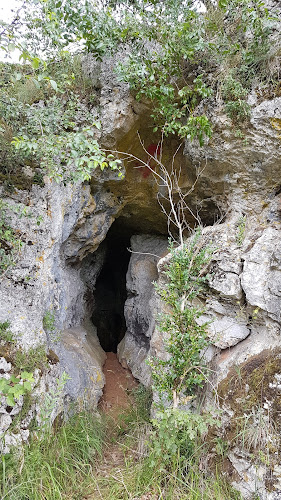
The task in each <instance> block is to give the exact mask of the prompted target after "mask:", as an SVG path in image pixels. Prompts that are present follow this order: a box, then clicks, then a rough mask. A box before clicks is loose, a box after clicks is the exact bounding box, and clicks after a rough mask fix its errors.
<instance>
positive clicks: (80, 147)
mask: <svg viewBox="0 0 281 500" xmlns="http://www.w3.org/2000/svg"><path fill="white" fill-rule="evenodd" d="M96 126H97V124H96ZM12 144H13V145H14V146H15V148H16V149H17V150H19V151H21V152H23V154H24V155H26V157H27V158H35V160H37V162H38V163H39V164H40V165H41V166H42V168H43V169H44V170H45V171H46V172H47V173H48V175H49V177H50V178H51V179H55V180H56V181H61V180H63V181H65V182H67V181H71V182H77V181H82V182H84V181H87V180H90V178H91V176H92V174H93V171H94V170H95V169H96V168H97V167H99V168H100V169H101V170H104V169H105V168H106V167H110V168H111V170H119V174H118V175H119V176H123V174H122V172H121V171H120V163H121V161H120V160H115V159H114V156H113V155H107V156H106V155H105V154H104V153H103V152H102V151H101V149H100V147H99V145H98V142H97V140H96V139H94V130H93V129H91V128H90V127H87V128H84V129H82V130H81V131H79V132H68V133H67V134H65V135H62V134H60V135H53V134H48V135H47V136H43V135H42V136H41V137H39V138H34V137H33V138H31V139H29V138H28V137H27V136H25V135H24V136H20V137H14V139H13V141H12ZM58 159H59V161H58Z"/></svg>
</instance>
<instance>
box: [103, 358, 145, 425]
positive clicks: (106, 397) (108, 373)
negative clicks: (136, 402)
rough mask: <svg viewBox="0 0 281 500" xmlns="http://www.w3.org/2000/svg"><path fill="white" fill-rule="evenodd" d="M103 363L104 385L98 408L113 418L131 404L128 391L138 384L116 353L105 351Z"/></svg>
mask: <svg viewBox="0 0 281 500" xmlns="http://www.w3.org/2000/svg"><path fill="white" fill-rule="evenodd" d="M106 355H107V359H106V361H105V364H104V368H103V371H104V375H105V386H104V392H103V396H102V398H101V400H100V408H101V410H103V411H104V412H105V413H107V414H109V415H110V416H111V417H113V418H117V417H118V415H119V414H120V413H122V411H124V410H125V409H126V408H129V407H130V406H131V404H132V398H131V397H130V394H129V393H130V391H131V390H132V389H134V388H136V387H137V386H138V383H137V381H136V379H135V378H134V377H133V375H132V374H131V372H130V371H129V370H126V369H125V368H123V367H122V366H121V365H120V363H119V361H118V359H117V355H116V354H115V353H113V352H107V353H106Z"/></svg>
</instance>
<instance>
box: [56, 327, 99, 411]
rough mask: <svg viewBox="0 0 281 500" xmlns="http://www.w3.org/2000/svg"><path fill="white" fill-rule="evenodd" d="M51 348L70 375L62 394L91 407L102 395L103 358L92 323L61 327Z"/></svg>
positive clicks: (61, 365) (63, 368) (62, 367)
mask: <svg viewBox="0 0 281 500" xmlns="http://www.w3.org/2000/svg"><path fill="white" fill-rule="evenodd" d="M53 348H54V350H55V352H56V354H57V356H58V357H59V360H60V367H61V369H62V370H64V371H65V372H66V373H67V374H68V375H69V377H70V379H69V380H68V381H67V383H66V385H65V388H64V395H66V396H68V397H69V398H70V399H71V400H72V401H74V402H75V401H79V402H80V403H83V402H85V404H87V405H88V406H89V407H95V406H96V405H97V403H98V401H99V399H100V397H101V395H102V388H103V386H104V375H103V371H102V367H103V364H104V361H105V358H106V354H105V353H104V351H103V350H102V348H101V347H100V344H99V340H98V337H97V334H96V329H95V327H94V326H93V325H92V326H90V325H87V326H86V327H82V326H80V327H75V328H70V329H67V330H64V331H63V332H62V333H61V339H60V342H59V343H58V344H57V345H56V346H54V347H53Z"/></svg>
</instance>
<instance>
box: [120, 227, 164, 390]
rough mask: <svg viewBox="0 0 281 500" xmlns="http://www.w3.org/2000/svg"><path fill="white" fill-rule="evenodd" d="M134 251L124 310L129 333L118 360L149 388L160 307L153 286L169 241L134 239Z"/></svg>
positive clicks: (141, 236)
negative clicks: (154, 337)
mask: <svg viewBox="0 0 281 500" xmlns="http://www.w3.org/2000/svg"><path fill="white" fill-rule="evenodd" d="M131 249H132V257H131V259H130V264H129V268H128V272H127V292H128V298H127V300H126V302H125V307H124V314H125V320H126V326H127V331H126V334H125V337H124V338H123V340H122V341H121V342H120V344H119V346H118V357H119V360H120V362H121V364H123V365H125V366H127V367H129V368H130V370H131V372H132V374H133V375H134V376H135V377H136V378H137V379H139V380H140V381H141V382H142V383H143V384H144V385H146V386H147V385H149V384H150V369H149V366H148V365H147V364H146V360H147V357H148V353H149V350H150V339H151V337H152V335H153V333H154V330H155V324H156V318H157V311H158V309H159V305H160V304H159V300H157V295H156V292H155V289H154V285H153V283H154V282H156V281H157V279H158V270H157V262H158V260H159V259H160V258H161V257H162V256H163V254H165V253H167V239H166V238H163V237H156V236H150V235H138V236H133V237H132V238H131Z"/></svg>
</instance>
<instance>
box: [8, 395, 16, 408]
mask: <svg viewBox="0 0 281 500" xmlns="http://www.w3.org/2000/svg"><path fill="white" fill-rule="evenodd" d="M6 402H7V405H8V406H15V404H16V403H15V400H14V398H13V396H12V395H11V394H9V396H7V397H6Z"/></svg>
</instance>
